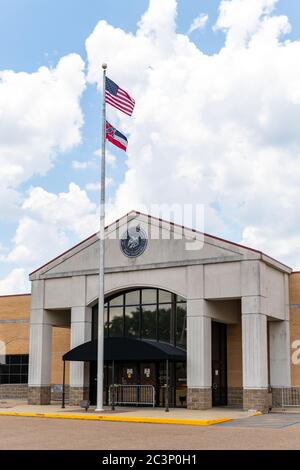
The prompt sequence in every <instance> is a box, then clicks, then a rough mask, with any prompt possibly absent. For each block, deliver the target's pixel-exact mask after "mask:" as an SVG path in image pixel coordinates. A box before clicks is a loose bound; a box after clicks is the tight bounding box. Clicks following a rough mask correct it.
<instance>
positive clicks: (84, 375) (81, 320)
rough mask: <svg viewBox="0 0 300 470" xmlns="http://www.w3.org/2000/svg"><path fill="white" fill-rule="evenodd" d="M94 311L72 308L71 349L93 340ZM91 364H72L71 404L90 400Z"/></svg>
mask: <svg viewBox="0 0 300 470" xmlns="http://www.w3.org/2000/svg"><path fill="white" fill-rule="evenodd" d="M91 327H92V309H91V308H89V307H72V310H71V349H73V348H75V347H76V346H79V345H80V344H83V343H86V342H87V341H90V340H91ZM88 366H89V364H87V363H84V362H71V363H70V404H73V405H75V404H78V403H79V402H80V401H81V400H86V399H88V393H89V367H88Z"/></svg>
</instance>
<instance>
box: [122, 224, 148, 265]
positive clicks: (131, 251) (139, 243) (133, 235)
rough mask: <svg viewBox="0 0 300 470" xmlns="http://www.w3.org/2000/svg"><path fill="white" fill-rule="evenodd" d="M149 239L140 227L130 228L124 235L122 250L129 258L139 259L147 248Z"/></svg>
mask: <svg viewBox="0 0 300 470" xmlns="http://www.w3.org/2000/svg"><path fill="white" fill-rule="evenodd" d="M147 244H148V239H147V235H146V233H145V232H144V230H143V229H141V227H140V226H139V225H138V226H136V227H130V228H129V229H128V230H126V232H124V233H123V235H122V238H121V242H120V248H121V251H122V253H123V254H124V255H125V256H128V257H129V258H137V257H138V256H141V254H143V253H144V251H145V250H146V248H147Z"/></svg>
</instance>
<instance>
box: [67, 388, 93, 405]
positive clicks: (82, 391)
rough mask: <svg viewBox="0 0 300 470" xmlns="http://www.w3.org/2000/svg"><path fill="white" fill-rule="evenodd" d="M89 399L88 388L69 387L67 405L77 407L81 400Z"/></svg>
mask: <svg viewBox="0 0 300 470" xmlns="http://www.w3.org/2000/svg"><path fill="white" fill-rule="evenodd" d="M88 399H89V387H70V391H69V405H72V406H78V405H79V404H80V402H81V401H82V400H88Z"/></svg>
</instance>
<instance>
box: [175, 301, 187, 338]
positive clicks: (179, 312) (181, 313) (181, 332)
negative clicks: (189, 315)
mask: <svg viewBox="0 0 300 470" xmlns="http://www.w3.org/2000/svg"><path fill="white" fill-rule="evenodd" d="M176 344H177V345H178V346H183V347H185V346H186V303H182V304H179V305H177V309H176Z"/></svg>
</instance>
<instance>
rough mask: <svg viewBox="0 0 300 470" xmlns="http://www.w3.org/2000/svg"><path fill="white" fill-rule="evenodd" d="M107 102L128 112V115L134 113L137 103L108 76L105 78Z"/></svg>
mask: <svg viewBox="0 0 300 470" xmlns="http://www.w3.org/2000/svg"><path fill="white" fill-rule="evenodd" d="M105 102H106V103H109V104H111V105H112V106H114V107H115V108H117V109H119V110H120V111H123V113H125V114H128V116H131V115H132V112H133V109H134V105H135V101H134V99H133V98H131V96H129V95H128V93H127V92H126V91H125V90H123V89H122V88H120V87H119V86H118V85H117V84H116V83H115V82H113V81H112V80H110V78H108V77H106V78H105Z"/></svg>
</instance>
